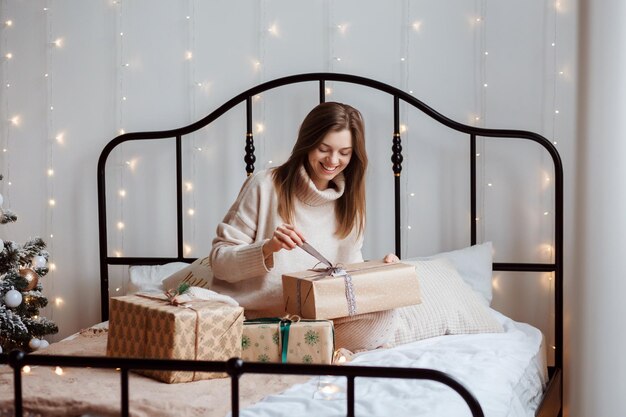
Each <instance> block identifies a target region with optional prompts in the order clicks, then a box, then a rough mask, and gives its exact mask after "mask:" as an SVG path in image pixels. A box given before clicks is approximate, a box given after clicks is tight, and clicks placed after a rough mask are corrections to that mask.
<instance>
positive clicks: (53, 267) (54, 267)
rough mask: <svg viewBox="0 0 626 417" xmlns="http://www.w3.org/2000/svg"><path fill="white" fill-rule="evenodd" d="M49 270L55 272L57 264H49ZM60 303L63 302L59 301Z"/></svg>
mask: <svg viewBox="0 0 626 417" xmlns="http://www.w3.org/2000/svg"><path fill="white" fill-rule="evenodd" d="M50 270H51V271H56V270H57V264H55V263H51V264H50ZM59 300H60V298H59ZM61 302H63V300H61Z"/></svg>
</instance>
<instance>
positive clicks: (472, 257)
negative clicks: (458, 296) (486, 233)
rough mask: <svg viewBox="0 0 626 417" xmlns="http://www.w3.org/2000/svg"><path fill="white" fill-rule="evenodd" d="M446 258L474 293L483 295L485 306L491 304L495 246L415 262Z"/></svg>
mask: <svg viewBox="0 0 626 417" xmlns="http://www.w3.org/2000/svg"><path fill="white" fill-rule="evenodd" d="M435 258H445V259H447V260H449V261H450V262H451V263H452V265H454V267H455V268H456V270H457V271H459V275H461V278H463V281H465V282H466V283H467V284H468V285H469V286H470V287H472V289H473V290H474V291H476V292H477V293H479V294H480V295H481V300H482V301H483V303H484V304H485V305H487V306H488V305H490V304H491V299H492V298H493V293H492V283H491V278H492V273H493V271H492V262H493V245H492V244H491V242H485V243H481V244H478V245H474V246H469V247H467V248H463V249H458V250H453V251H451V252H442V253H438V254H436V255H432V256H428V257H426V258H417V259H415V260H424V259H435Z"/></svg>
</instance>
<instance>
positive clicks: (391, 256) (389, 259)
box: [383, 253, 400, 264]
mask: <svg viewBox="0 0 626 417" xmlns="http://www.w3.org/2000/svg"><path fill="white" fill-rule="evenodd" d="M383 261H385V262H386V263H388V264H390V263H394V262H400V258H398V257H397V256H396V254H395V253H388V254H387V255H385V257H384V258H383Z"/></svg>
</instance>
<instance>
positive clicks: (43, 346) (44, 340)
mask: <svg viewBox="0 0 626 417" xmlns="http://www.w3.org/2000/svg"><path fill="white" fill-rule="evenodd" d="M48 346H50V343H48V341H47V340H46V339H41V343H39V349H45V348H47V347H48Z"/></svg>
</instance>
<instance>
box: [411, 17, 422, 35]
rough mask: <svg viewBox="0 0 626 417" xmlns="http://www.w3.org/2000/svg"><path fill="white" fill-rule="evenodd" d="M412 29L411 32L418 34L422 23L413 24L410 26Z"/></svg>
mask: <svg viewBox="0 0 626 417" xmlns="http://www.w3.org/2000/svg"><path fill="white" fill-rule="evenodd" d="M411 26H412V27H413V30H414V31H416V32H418V31H419V30H420V29H421V27H422V22H420V21H419V20H417V21H415V22H413V25H411Z"/></svg>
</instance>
